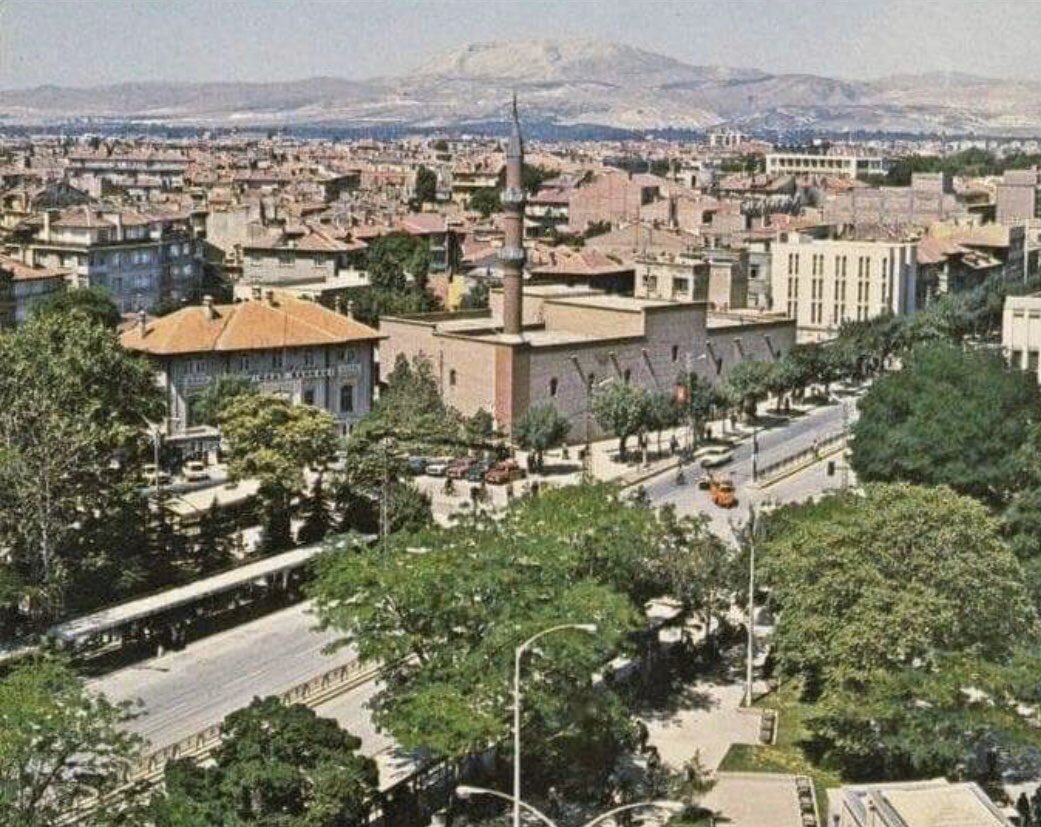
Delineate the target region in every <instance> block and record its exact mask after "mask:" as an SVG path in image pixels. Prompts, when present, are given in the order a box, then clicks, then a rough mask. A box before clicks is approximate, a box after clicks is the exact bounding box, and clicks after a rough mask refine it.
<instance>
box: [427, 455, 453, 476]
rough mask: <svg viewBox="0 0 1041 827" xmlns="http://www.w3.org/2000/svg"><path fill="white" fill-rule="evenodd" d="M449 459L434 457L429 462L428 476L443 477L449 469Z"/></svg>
mask: <svg viewBox="0 0 1041 827" xmlns="http://www.w3.org/2000/svg"><path fill="white" fill-rule="evenodd" d="M448 465H449V461H448V460H447V459H434V460H431V461H430V462H428V463H427V469H426V472H427V476H428V477H443V476H444V475H445V473H446V472H447V471H448Z"/></svg>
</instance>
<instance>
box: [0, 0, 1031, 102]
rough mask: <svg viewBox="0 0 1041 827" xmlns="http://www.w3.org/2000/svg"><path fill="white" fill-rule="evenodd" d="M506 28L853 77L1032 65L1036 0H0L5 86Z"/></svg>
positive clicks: (376, 58) (376, 55) (363, 72)
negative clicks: (547, 0) (552, 0)
mask: <svg viewBox="0 0 1041 827" xmlns="http://www.w3.org/2000/svg"><path fill="white" fill-rule="evenodd" d="M511 37H522V38H538V37H558V38H566V37H595V38H600V39H604V40H614V41H618V42H622V43H628V44H630V45H633V46H639V47H642V48H645V49H650V50H653V51H658V52H662V53H664V54H667V55H670V56H672V57H675V58H679V59H681V60H685V61H687V62H690V63H701V64H719V65H727V66H748V67H755V68H761V69H765V70H767V71H775V72H808V73H814V74H823V75H832V76H840V77H849V78H871V77H878V76H881V75H886V74H893V73H899V72H916V71H932V70H945V71H963V72H969V73H973V74H981V75H989V76H993V77H1018V78H1037V77H1039V76H1041V48H1038V43H1039V42H1041V0H917V2H914V1H913V0H764V1H763V2H760V0H719V1H717V0H679V2H671V1H670V0H662V1H661V2H653V0H601V1H600V2H595V1H594V0H557V2H546V0H528V1H527V2H525V0H477V2H472V1H471V0H422V1H420V0H381V2H375V1H374V0H340V2H333V1H332V0H328V2H322V0H0V88H15V87H24V86H35V85H37V84H44V83H53V84H59V85H69V86H86V85H91V84H99V83H116V82H121V81H140V80H237V81H249V80H256V81H262V80H291V79H296V78H302V77H310V76H314V75H334V76H339V77H347V78H366V77H373V76H377V75H387V74H396V73H400V72H403V71H405V70H407V69H409V68H411V67H413V66H415V65H416V64H418V63H421V62H422V61H423V60H425V59H426V58H428V57H430V56H432V55H434V54H436V53H438V52H442V51H445V50H448V49H452V48H454V47H457V46H460V45H462V44H465V43H470V42H475V41H487V40H506V39H509V38H511Z"/></svg>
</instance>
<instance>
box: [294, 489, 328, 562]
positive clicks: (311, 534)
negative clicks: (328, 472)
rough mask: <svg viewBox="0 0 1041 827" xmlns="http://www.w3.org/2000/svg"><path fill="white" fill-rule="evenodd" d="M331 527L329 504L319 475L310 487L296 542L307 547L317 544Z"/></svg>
mask: <svg viewBox="0 0 1041 827" xmlns="http://www.w3.org/2000/svg"><path fill="white" fill-rule="evenodd" d="M331 527H332V513H331V510H330V508H329V502H328V501H327V500H326V498H325V486H324V485H323V484H322V477H321V475H319V476H318V477H317V479H315V481H314V485H313V486H311V493H310V496H308V498H307V507H306V510H305V512H304V524H303V525H302V526H300V531H298V532H297V535H296V539H297V542H299V543H303V544H305V545H309V544H311V543H317V542H319V541H320V540H323V539H324V538H325V535H326V534H328V533H329V529H330V528H331Z"/></svg>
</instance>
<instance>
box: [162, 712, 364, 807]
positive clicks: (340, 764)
mask: <svg viewBox="0 0 1041 827" xmlns="http://www.w3.org/2000/svg"><path fill="white" fill-rule="evenodd" d="M360 746H361V740H360V739H359V738H356V737H355V736H353V735H351V734H350V733H348V732H345V731H344V730H343V729H341V728H340V726H339V725H338V724H337V723H336V721H334V720H332V719H329V718H320V717H318V716H317V715H316V714H315V713H314V711H312V710H311V709H310V708H308V707H306V706H303V705H300V704H293V705H286V704H284V703H283V702H282V701H281V700H279V699H278V698H263V699H261V698H256V699H254V701H253V703H251V704H250V705H249V706H247V707H245V708H244V709H240V710H238V711H236V712H233V713H231V714H230V715H228V717H227V718H225V719H224V723H223V725H222V728H221V740H220V744H219V745H218V746H217V748H216V749H215V750H214V751H213V753H212V754H211V756H210V760H209V761H207V762H206V763H204V764H200V763H199V762H197V761H194V760H193V759H190V758H187V759H179V760H176V761H172V762H170V763H169V764H167V765H166V769H165V773H164V778H163V781H164V784H163V786H164V788H165V791H164V793H160V794H157V795H156V796H155V797H154V800H153V801H152V804H151V808H150V812H149V816H150V823H154V824H155V825H156V827H210V826H211V825H214V824H225V825H247V824H249V825H258V826H259V825H263V826H264V827H362V825H366V824H368V823H369V813H370V811H371V809H372V806H373V804H374V802H375V799H376V794H377V772H376V764H375V762H374V761H373V760H372V759H371V758H365V757H363V756H361V755H359V754H358V749H359V747H360Z"/></svg>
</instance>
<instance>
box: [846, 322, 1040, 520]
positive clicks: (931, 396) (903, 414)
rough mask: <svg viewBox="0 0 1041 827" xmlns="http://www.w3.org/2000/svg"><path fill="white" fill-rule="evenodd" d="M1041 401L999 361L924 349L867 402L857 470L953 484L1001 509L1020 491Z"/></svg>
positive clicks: (857, 430)
mask: <svg viewBox="0 0 1041 827" xmlns="http://www.w3.org/2000/svg"><path fill="white" fill-rule="evenodd" d="M1039 404H1041V396H1039V394H1038V389H1037V385H1036V383H1034V382H1033V381H1031V379H1030V378H1029V377H1028V376H1026V375H1025V374H1023V373H1021V372H1019V371H1012V370H1009V369H1008V368H1007V367H1006V366H1005V364H1004V362H1003V361H1002V360H1001V358H1000V357H999V356H996V355H993V354H990V353H985V352H981V351H968V350H962V349H960V348H957V347H954V346H952V345H948V344H945V343H939V342H938V343H931V344H923V345H919V346H918V347H916V348H915V349H914V350H913V351H912V352H911V353H910V354H909V355H908V356H907V357H906V358H905V360H904V367H903V369H902V370H900V371H898V372H896V373H891V374H887V375H885V376H882V377H881V378H879V379H878V380H877V381H876V382H875V383H874V384H873V385H872V386H871V389H870V390H869V391H868V393H867V394H866V395H865V396H864V397H863V398H862V399H861V401H860V418H859V419H858V420H857V422H856V423H855V425H854V426H853V436H854V440H853V456H852V466H853V468H854V470H855V471H856V472H857V474H858V476H859V477H860V478H861V479H864V480H877V481H893V480H905V481H907V482H914V483H919V484H923V485H949V486H950V487H951V488H953V489H954V490H956V491H958V492H960V493H964V494H969V495H971V496H974V497H977V498H979V499H981V500H983V501H985V502H987V503H991V504H994V505H998V504H1001V503H1004V502H1007V500H1008V498H1009V497H1010V495H1011V494H1012V492H1013V491H1014V490H1015V489H1016V488H1017V486H1018V479H1019V475H1020V469H1021V463H1020V459H1019V449H1020V446H1022V445H1023V444H1024V443H1025V442H1026V441H1027V435H1028V433H1029V429H1030V425H1031V423H1032V422H1033V421H1034V420H1035V419H1036V416H1037V411H1038V405H1039Z"/></svg>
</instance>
